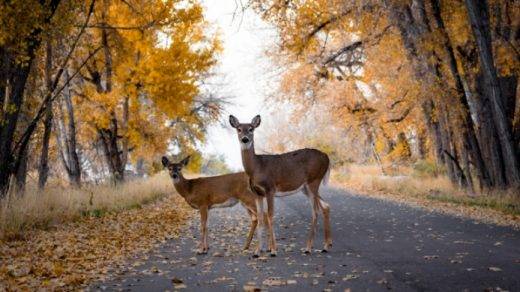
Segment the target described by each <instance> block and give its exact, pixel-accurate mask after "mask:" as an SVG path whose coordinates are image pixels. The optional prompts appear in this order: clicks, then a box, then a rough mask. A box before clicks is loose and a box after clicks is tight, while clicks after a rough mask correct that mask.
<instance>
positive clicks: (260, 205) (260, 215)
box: [253, 197, 265, 258]
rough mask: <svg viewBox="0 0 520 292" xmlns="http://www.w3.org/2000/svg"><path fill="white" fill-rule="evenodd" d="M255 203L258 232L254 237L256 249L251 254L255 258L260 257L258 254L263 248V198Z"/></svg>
mask: <svg viewBox="0 0 520 292" xmlns="http://www.w3.org/2000/svg"><path fill="white" fill-rule="evenodd" d="M255 203H256V217H257V219H258V224H259V227H258V232H257V233H256V236H257V238H258V245H257V246H256V249H255V251H254V253H253V257H254V258H257V257H259V256H260V252H262V249H263V248H264V247H263V242H264V241H263V233H264V229H265V222H264V198H263V197H258V198H256V199H255Z"/></svg>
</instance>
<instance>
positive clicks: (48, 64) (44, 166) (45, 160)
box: [38, 41, 53, 189]
mask: <svg viewBox="0 0 520 292" xmlns="http://www.w3.org/2000/svg"><path fill="white" fill-rule="evenodd" d="M51 75H52V44H51V43H50V41H47V48H46V58H45V82H46V84H47V90H48V91H51V90H52V76H51ZM52 118H53V114H52V106H51V105H48V106H47V109H46V110H45V120H44V122H43V126H44V130H43V138H42V149H41V150H42V152H41V155H40V165H39V166H38V188H39V189H43V188H44V187H45V184H46V183H47V178H48V176H49V141H50V138H51V130H52Z"/></svg>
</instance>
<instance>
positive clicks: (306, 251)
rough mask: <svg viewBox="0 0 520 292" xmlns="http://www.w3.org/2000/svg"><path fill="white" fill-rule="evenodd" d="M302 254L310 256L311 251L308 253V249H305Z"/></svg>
mask: <svg viewBox="0 0 520 292" xmlns="http://www.w3.org/2000/svg"><path fill="white" fill-rule="evenodd" d="M303 253H304V254H310V253H311V251H310V250H308V249H306V250H305V251H303Z"/></svg>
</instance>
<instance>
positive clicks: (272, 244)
mask: <svg viewBox="0 0 520 292" xmlns="http://www.w3.org/2000/svg"><path fill="white" fill-rule="evenodd" d="M266 199H267V228H268V229H269V251H270V253H271V256H272V257H275V256H276V238H275V235H274V223H273V217H274V193H269V194H268V195H267V198H266Z"/></svg>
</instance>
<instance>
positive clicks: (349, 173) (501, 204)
mask: <svg viewBox="0 0 520 292" xmlns="http://www.w3.org/2000/svg"><path fill="white" fill-rule="evenodd" d="M385 173H386V174H385V175H383V174H382V171H381V168H380V167H379V166H375V165H349V166H348V167H343V168H341V169H337V170H336V171H335V172H334V173H333V177H332V178H333V181H335V182H336V183H339V184H341V185H343V186H346V187H347V188H350V189H353V190H355V191H357V192H360V193H363V194H372V193H375V194H378V195H377V196H379V197H383V198H389V199H396V200H398V201H403V202H406V201H408V202H413V203H415V204H418V205H421V206H426V205H427V206H428V207H431V208H437V209H439V208H451V209H452V210H451V211H449V213H458V214H460V213H461V212H462V213H465V215H470V217H482V216H481V215H478V216H477V215H475V214H485V216H486V217H489V216H492V217H497V216H498V217H502V218H498V217H497V218H492V219H491V220H488V221H493V222H495V223H504V224H507V225H518V222H519V221H520V197H519V196H518V194H515V193H514V191H512V190H509V191H497V192H493V193H488V194H480V193H479V194H475V195H469V194H468V193H467V192H466V191H464V190H461V189H459V188H458V187H457V186H455V185H453V184H452V183H451V182H450V180H449V179H448V178H447V177H445V176H443V175H437V176H432V175H429V174H425V173H424V172H422V171H418V170H417V168H415V169H412V168H411V167H399V168H398V169H391V168H388V167H387V168H385ZM461 208H465V209H464V210H462V209H461ZM452 211H453V212H452ZM470 213H473V215H475V216H473V215H472V214H470ZM502 215H503V216H502ZM488 219H489V218H488Z"/></svg>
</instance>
